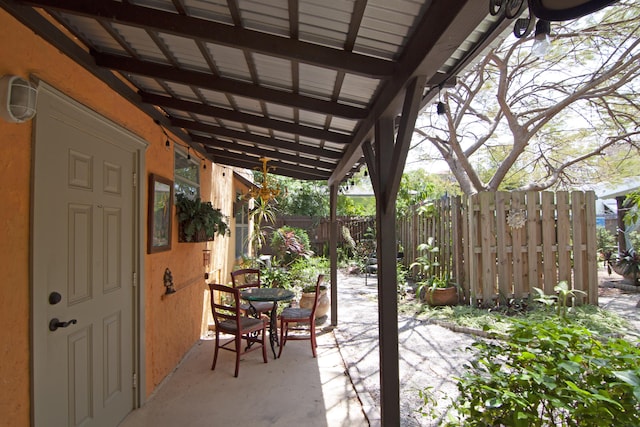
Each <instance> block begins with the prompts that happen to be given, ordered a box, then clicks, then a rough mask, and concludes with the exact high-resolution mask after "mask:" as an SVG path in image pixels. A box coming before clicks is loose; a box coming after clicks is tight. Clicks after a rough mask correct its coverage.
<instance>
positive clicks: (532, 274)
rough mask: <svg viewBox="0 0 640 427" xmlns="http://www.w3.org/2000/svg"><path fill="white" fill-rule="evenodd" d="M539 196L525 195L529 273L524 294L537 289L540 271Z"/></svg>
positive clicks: (529, 193) (535, 194) (528, 193)
mask: <svg viewBox="0 0 640 427" xmlns="http://www.w3.org/2000/svg"><path fill="white" fill-rule="evenodd" d="M539 194H540V193H538V192H536V191H528V192H527V193H526V198H527V229H526V233H527V242H526V248H527V264H528V265H527V267H528V273H529V280H528V281H527V283H526V288H525V289H523V292H524V293H530V292H531V291H532V288H534V287H538V284H539V278H540V270H539V268H538V267H539V259H538V245H539V244H541V239H540V234H541V233H540V231H539V227H538V224H539V223H540V213H539V210H538V206H539V205H540V202H539V200H538V198H539Z"/></svg>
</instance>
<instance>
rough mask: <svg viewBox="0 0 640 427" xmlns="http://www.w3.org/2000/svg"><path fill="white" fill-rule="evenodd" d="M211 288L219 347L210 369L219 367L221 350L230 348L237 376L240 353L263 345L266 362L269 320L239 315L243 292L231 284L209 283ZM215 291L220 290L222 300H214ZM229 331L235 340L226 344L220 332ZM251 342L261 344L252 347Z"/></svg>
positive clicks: (212, 309) (263, 357)
mask: <svg viewBox="0 0 640 427" xmlns="http://www.w3.org/2000/svg"><path fill="white" fill-rule="evenodd" d="M209 289H210V290H211V311H212V313H213V320H214V321H215V324H216V349H215V352H214V355H213V364H212V365H211V370H214V369H215V368H216V362H217V360H218V350H219V349H223V350H228V351H235V352H236V372H235V375H234V376H236V377H237V376H238V370H239V368H240V355H241V354H245V353H248V352H250V351H253V350H256V349H258V348H260V347H262V359H263V360H264V363H267V347H266V345H265V336H266V334H267V321H266V319H262V318H261V319H255V318H253V317H246V316H242V315H241V314H240V308H239V303H240V291H239V290H238V289H234V288H231V287H229V286H224V285H218V284H215V283H210V284H209ZM215 292H217V293H218V296H219V298H220V302H219V303H217V302H216V300H215ZM221 332H222V333H225V334H230V335H233V336H234V339H233V340H231V341H229V342H227V343H226V344H222V345H221V344H220V333H221ZM242 339H246V340H247V346H246V347H245V349H244V351H243V350H242ZM251 344H260V347H258V346H255V347H253V346H251Z"/></svg>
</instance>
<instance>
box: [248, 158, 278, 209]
mask: <svg viewBox="0 0 640 427" xmlns="http://www.w3.org/2000/svg"><path fill="white" fill-rule="evenodd" d="M269 160H270V159H268V158H266V157H260V161H261V162H262V184H261V185H260V187H252V188H250V189H249V198H251V199H257V198H258V197H259V198H260V199H261V200H262V202H263V203H267V202H269V201H271V200H273V199H275V198H276V197H278V196H279V195H280V186H279V185H278V186H276V187H269V177H268V173H269V171H270V170H275V167H272V166H271V167H268V166H267V162H269ZM257 170H260V169H258V168H257Z"/></svg>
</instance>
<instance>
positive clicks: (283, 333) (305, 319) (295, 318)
mask: <svg viewBox="0 0 640 427" xmlns="http://www.w3.org/2000/svg"><path fill="white" fill-rule="evenodd" d="M323 281H324V275H322V274H321V275H319V276H318V281H317V282H316V296H315V299H314V303H313V306H312V308H311V309H308V308H299V307H287V308H285V309H284V310H282V313H281V314H280V322H281V327H280V350H279V351H278V357H280V355H281V354H282V349H283V348H284V345H285V344H286V343H287V340H310V341H311V352H312V353H313V357H317V354H316V347H317V346H318V344H317V343H316V310H317V308H318V298H320V285H322V282H323ZM290 323H295V324H296V326H295V327H293V328H291V330H295V331H299V330H303V331H304V330H307V329H308V334H305V335H298V334H292V335H291V336H289V329H290V328H289V324H290Z"/></svg>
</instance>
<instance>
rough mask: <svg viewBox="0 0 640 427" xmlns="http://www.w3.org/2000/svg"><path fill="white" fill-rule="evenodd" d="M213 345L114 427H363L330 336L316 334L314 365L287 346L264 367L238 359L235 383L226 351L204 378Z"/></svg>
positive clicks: (293, 344) (297, 345) (202, 347)
mask: <svg viewBox="0 0 640 427" xmlns="http://www.w3.org/2000/svg"><path fill="white" fill-rule="evenodd" d="M323 326H325V325H323ZM214 343H215V340H214V339H202V340H200V341H198V342H197V343H196V345H195V346H194V347H193V348H192V349H191V351H190V352H189V353H188V354H187V355H186V356H185V357H184V359H183V361H182V362H181V364H180V365H179V366H178V367H177V368H176V369H175V370H174V372H173V373H172V374H171V375H170V376H168V377H167V379H166V380H165V381H164V382H163V383H162V384H161V385H160V387H158V389H157V391H156V392H155V393H154V394H153V395H152V396H151V397H150V398H149V399H148V400H147V402H146V404H145V405H144V406H143V407H142V408H140V409H138V410H135V411H133V412H132V413H131V414H129V416H128V417H127V418H126V419H125V420H124V421H123V422H122V423H121V424H120V426H121V427H139V426H153V427H169V426H171V427H175V426H180V427H190V426H193V427H196V426H197V427H201V426H236V425H252V426H309V427H311V426H317V427H329V426H331V427H334V426H345V427H346V426H349V427H352V426H354V427H359V426H369V422H368V420H367V419H366V417H365V414H364V412H363V411H362V406H361V404H360V402H359V400H358V397H357V394H356V392H355V390H354V388H353V385H352V384H351V382H350V379H349V376H348V375H346V373H345V365H344V362H343V360H342V357H341V355H340V352H339V350H338V346H337V344H336V340H335V337H334V334H333V331H331V330H330V328H325V329H324V330H322V332H321V331H320V330H318V349H317V350H318V357H317V358H315V359H314V358H313V356H312V354H311V346H310V343H309V341H290V342H288V343H287V345H286V347H285V349H284V350H283V352H282V357H281V358H280V359H274V358H273V353H271V349H270V348H269V349H268V363H266V364H265V363H264V362H263V361H262V353H261V352H260V351H259V350H258V351H254V352H251V353H248V354H247V355H245V356H244V357H243V358H242V359H241V360H240V372H239V374H238V377H237V378H235V377H234V376H233V373H234V367H235V353H232V352H229V351H222V350H221V351H220V353H219V355H218V362H217V365H216V369H215V370H214V371H212V370H211V362H212V360H213V351H214ZM276 351H277V348H276Z"/></svg>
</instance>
